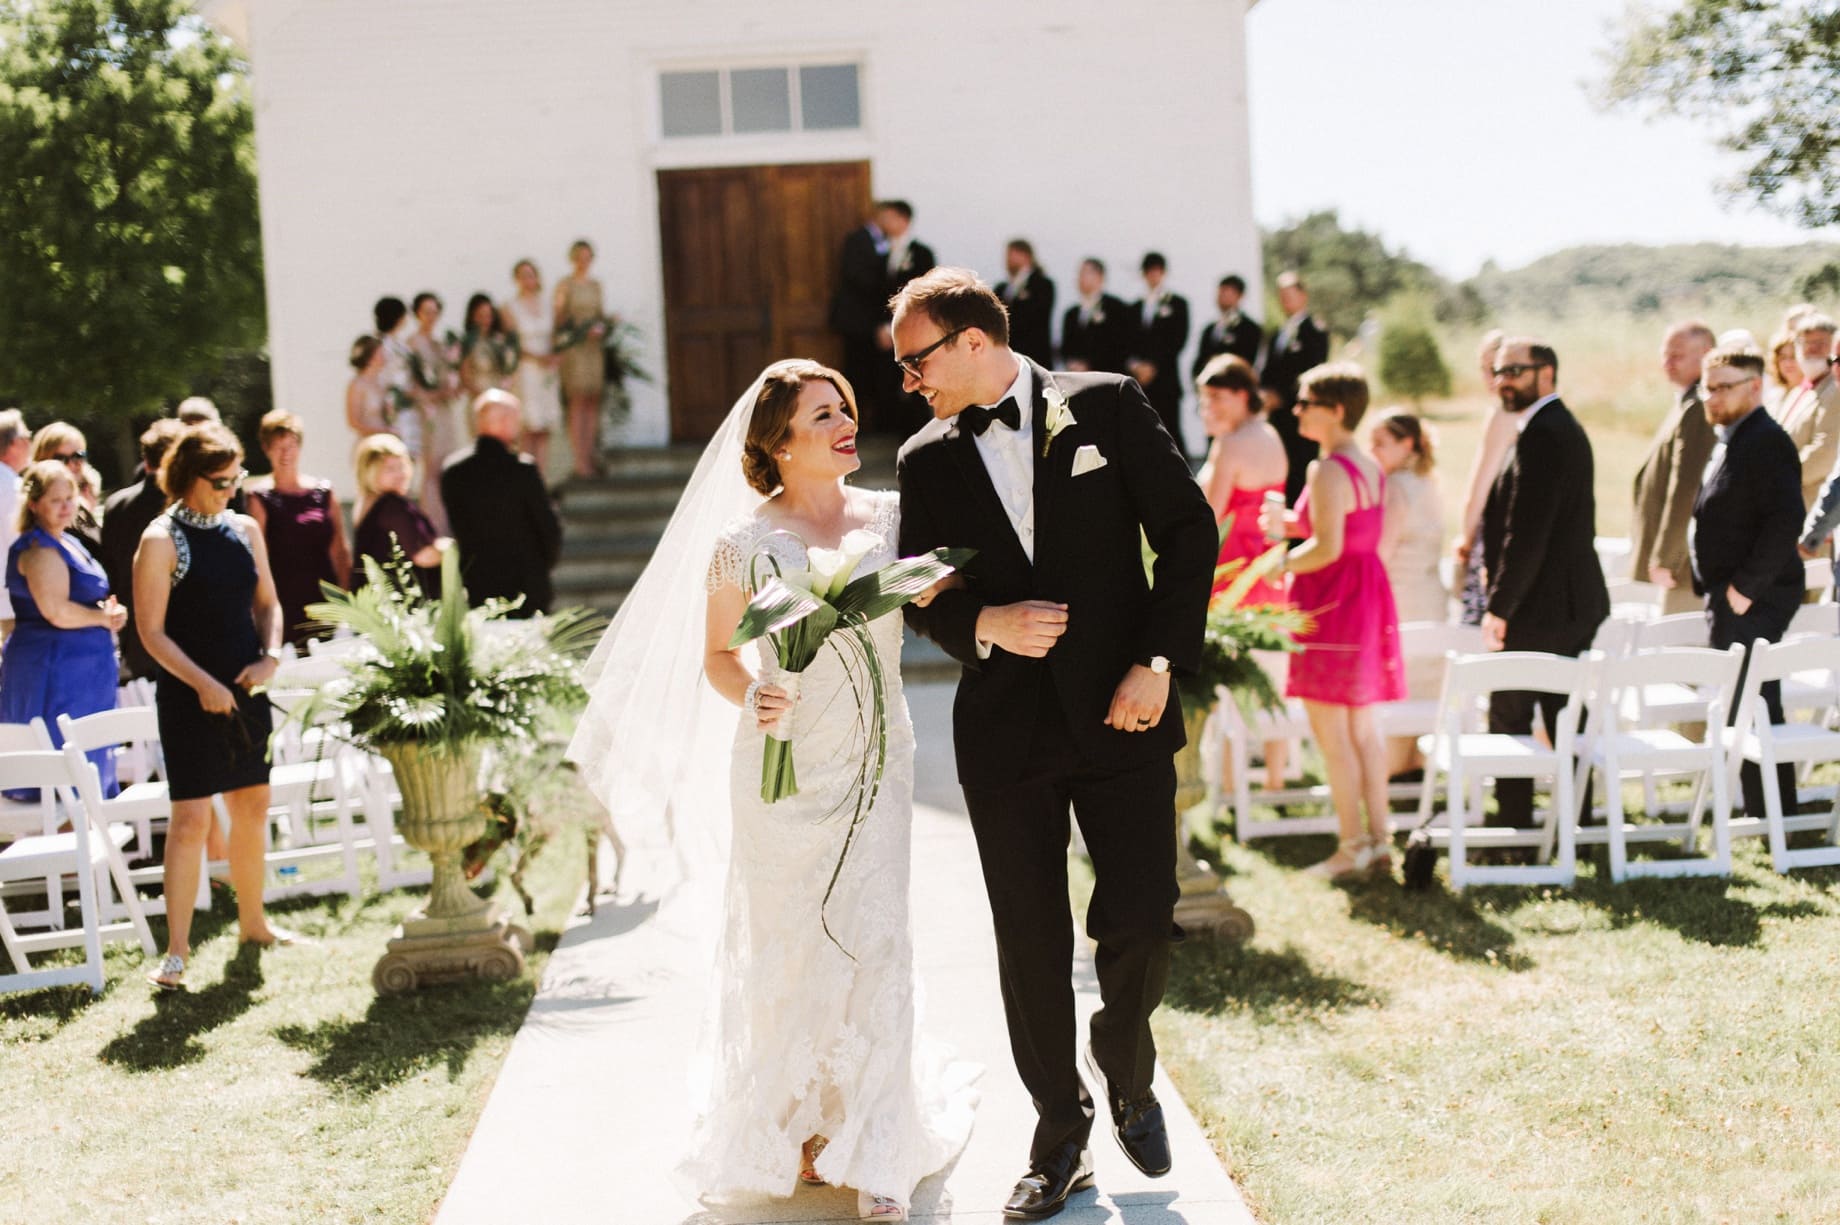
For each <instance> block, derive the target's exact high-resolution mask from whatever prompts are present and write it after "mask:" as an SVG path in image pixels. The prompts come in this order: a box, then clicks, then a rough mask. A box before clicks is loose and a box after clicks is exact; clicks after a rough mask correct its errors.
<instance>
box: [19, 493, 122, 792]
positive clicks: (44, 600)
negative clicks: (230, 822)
mask: <svg viewBox="0 0 1840 1225" xmlns="http://www.w3.org/2000/svg"><path fill="white" fill-rule="evenodd" d="M76 521H77V482H76V478H75V477H74V476H73V475H72V474H71V471H70V469H69V468H68V467H67V466H66V465H64V464H62V463H59V462H58V461H56V460H49V459H47V460H40V461H39V462H37V463H35V464H32V465H31V466H29V467H28V468H27V469H26V470H25V472H24V473H23V474H22V475H21V477H20V480H19V523H18V525H17V526H18V531H19V538H18V539H17V540H15V541H14V542H13V545H12V547H11V548H10V549H9V550H7V556H6V591H7V594H8V595H9V596H11V597H12V600H13V616H14V619H15V626H14V629H13V635H12V637H10V638H8V639H7V642H6V654H5V656H4V660H0V722H4V723H29V722H30V721H31V720H32V719H33V718H34V717H37V718H41V719H43V720H44V721H45V727H46V729H47V730H49V731H50V733H51V739H52V742H53V743H54V744H59V745H61V744H62V743H63V740H64V738H63V735H62V734H61V733H60V732H59V731H58V725H57V717H58V716H59V715H69V716H71V717H72V718H81V717H82V716H84V715H93V714H95V713H96V712H98V711H103V710H113V709H115V688H116V680H117V671H116V664H115V634H116V632H117V631H118V630H120V629H121V627H122V626H123V625H125V624H127V621H128V612H127V610H126V609H125V608H123V607H122V606H121V605H120V604H119V603H118V602H117V601H116V599H115V597H114V596H113V595H110V594H109V579H108V575H107V574H106V573H104V571H103V569H102V563H101V562H99V561H97V560H96V559H95V558H94V557H91V556H90V554H89V550H87V549H85V548H84V547H83V546H82V545H81V544H79V543H78V541H77V538H76V535H75V534H74V533H73V532H72V531H71V527H72V525H74V524H75V523H76ZM90 760H92V761H94V762H95V763H96V768H97V770H98V771H99V772H100V773H101V775H102V790H103V794H105V795H113V794H115V762H114V760H113V759H112V758H111V757H110V756H109V754H108V753H107V752H106V751H102V750H98V751H97V752H94V753H91V754H90Z"/></svg>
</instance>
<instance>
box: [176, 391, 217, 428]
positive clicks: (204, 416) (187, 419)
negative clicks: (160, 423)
mask: <svg viewBox="0 0 1840 1225" xmlns="http://www.w3.org/2000/svg"><path fill="white" fill-rule="evenodd" d="M173 417H174V419H176V420H177V421H178V422H179V424H180V425H197V424H198V423H199V422H201V421H222V420H223V415H222V414H221V413H219V412H218V411H217V403H216V401H214V400H212V399H211V397H209V396H187V397H185V399H183V400H181V401H179V406H178V407H177V408H175V409H173Z"/></svg>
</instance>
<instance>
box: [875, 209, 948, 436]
mask: <svg viewBox="0 0 1840 1225" xmlns="http://www.w3.org/2000/svg"><path fill="white" fill-rule="evenodd" d="M880 216H881V223H882V226H883V228H884V229H885V230H886V231H887V234H888V259H887V262H886V273H885V275H884V276H883V278H882V300H881V310H882V323H881V329H880V331H879V332H878V333H877V344H878V345H879V346H880V348H881V352H880V355H879V356H878V357H877V359H876V363H875V377H876V380H877V386H876V397H877V399H878V400H880V402H881V404H882V406H883V408H882V413H881V417H880V419H879V420H878V422H877V426H876V428H877V430H878V431H879V432H880V433H884V434H891V435H893V436H894V437H896V438H905V437H907V436H908V435H909V434H911V433H913V432H914V431H915V430H917V429H919V428H920V426H921V424H922V423H923V422H924V421H925V420H926V416H927V413H926V405H925V404H922V403H921V402H920V401H919V400H917V399H915V398H914V397H912V396H910V395H908V394H907V393H906V392H904V391H902V390H901V372H900V370H899V369H898V368H897V367H896V366H895V365H894V362H893V361H892V360H891V358H892V357H893V355H894V354H893V341H892V340H891V339H890V338H889V333H888V321H889V319H890V318H891V317H892V316H893V313H894V312H893V307H892V306H891V305H890V303H892V302H893V300H894V296H895V295H896V294H898V293H900V292H901V289H902V287H903V286H905V285H906V284H907V283H908V282H909V281H911V280H913V279H914V278H915V277H918V276H925V275H926V274H927V273H929V272H931V271H932V270H933V267H934V265H936V264H937V263H938V262H939V261H938V260H937V259H936V258H934V255H933V248H931V247H929V246H927V245H926V244H925V243H923V242H921V241H920V240H919V239H917V238H915V237H914V233H913V226H914V209H913V206H912V205H911V204H909V203H908V202H907V201H905V200H889V201H887V202H885V203H884V204H883V205H882V211H881V214H880Z"/></svg>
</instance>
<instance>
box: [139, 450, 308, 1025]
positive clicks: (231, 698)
mask: <svg viewBox="0 0 1840 1225" xmlns="http://www.w3.org/2000/svg"><path fill="white" fill-rule="evenodd" d="M247 475H248V474H247V473H246V472H244V471H243V448H242V445H241V444H240V443H238V442H237V440H236V435H234V434H232V433H231V432H230V431H229V430H227V429H225V428H224V427H223V426H221V425H218V424H216V423H215V422H204V423H201V424H199V425H195V426H192V427H191V428H190V429H188V430H186V431H185V433H184V434H182V435H180V436H179V440H178V441H177V442H175V443H174V444H173V446H172V449H171V450H169V451H168V452H167V453H166V460H165V462H164V463H163V464H162V465H161V467H160V487H161V488H162V489H164V490H165V491H166V496H167V497H168V498H170V499H171V500H172V504H171V505H170V506H169V507H168V508H167V510H166V513H165V514H163V515H161V516H160V517H159V518H157V519H155V520H154V521H153V522H152V523H151V524H149V525H148V528H147V530H146V532H145V533H143V534H142V536H141V547H140V551H139V552H138V553H136V554H135V555H134V607H135V613H136V616H137V617H138V619H139V621H140V635H141V642H142V644H143V645H145V646H146V648H147V653H148V654H149V655H151V656H152V657H153V660H154V662H155V663H156V664H158V665H159V670H158V672H157V673H156V674H155V680H154V684H155V689H154V707H155V709H156V711H157V712H158V714H159V719H160V742H161V745H162V747H163V749H164V751H165V757H166V779H167V785H168V787H169V788H170V789H171V792H172V824H171V826H170V828H169V829H168V832H167V835H166V874H165V893H166V923H167V943H166V957H165V959H164V960H162V961H161V963H160V968H159V970H158V972H156V973H155V974H154V975H153V976H152V977H153V982H154V984H155V985H156V986H159V987H164V988H168V989H172V988H177V987H179V986H181V985H183V983H184V978H185V960H186V958H187V957H189V956H191V952H192V946H191V934H192V902H193V899H194V898H195V897H197V895H198V873H199V870H200V867H201V866H202V863H203V859H204V847H205V834H206V831H207V830H208V829H209V827H210V824H211V821H212V814H211V797H212V796H215V795H222V796H223V797H224V807H225V808H226V809H227V810H228V811H229V813H230V883H231V885H233V886H234V887H235V889H236V911H237V914H236V918H237V927H238V929H239V932H240V934H241V936H242V938H243V939H244V940H246V941H249V942H250V943H253V944H261V945H272V944H287V943H290V942H292V941H293V940H294V939H295V937H294V936H293V935H292V933H289V932H285V931H283V930H282V929H280V928H278V927H274V926H272V925H271V924H270V923H269V922H268V917H267V915H266V914H264V913H263V909H262V876H263V870H264V862H263V854H264V851H265V850H266V843H267V835H268V829H267V826H268V735H269V731H270V720H269V707H268V700H267V698H265V697H261V696H258V695H256V694H254V693H252V692H251V690H253V689H257V688H260V687H261V686H263V685H266V684H267V683H268V681H269V679H270V678H271V677H273V676H274V674H275V663H276V654H277V652H278V651H279V649H280V646H281V605H280V602H279V600H277V598H276V596H275V580H274V578H273V576H272V575H271V574H270V573H269V568H268V548H267V546H266V545H265V544H264V543H263V541H262V532H261V530H260V529H258V528H257V527H256V525H255V521H254V520H252V519H250V518H249V517H248V516H246V515H239V514H235V513H233V512H231V511H230V510H229V505H230V499H231V498H232V497H233V496H235V493H236V487H237V485H238V484H239V483H241V481H242V479H243V478H244V477H245V476H247Z"/></svg>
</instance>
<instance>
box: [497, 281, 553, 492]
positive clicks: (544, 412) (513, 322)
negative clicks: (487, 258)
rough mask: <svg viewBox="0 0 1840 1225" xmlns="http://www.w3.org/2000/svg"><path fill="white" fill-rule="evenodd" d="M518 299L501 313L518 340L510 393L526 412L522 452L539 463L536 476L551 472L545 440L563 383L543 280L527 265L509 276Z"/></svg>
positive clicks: (511, 302)
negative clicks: (557, 369) (513, 393)
mask: <svg viewBox="0 0 1840 1225" xmlns="http://www.w3.org/2000/svg"><path fill="white" fill-rule="evenodd" d="M511 279H512V280H514V281H516V282H517V290H518V291H517V294H516V296H514V297H513V298H512V299H511V300H510V301H509V302H507V303H505V307H504V310H503V311H501V312H500V314H501V316H502V317H503V318H504V320H505V326H507V327H508V328H510V329H511V330H512V331H513V332H514V333H515V334H516V335H517V341H518V351H519V353H521V354H522V357H521V359H520V360H519V361H518V367H517V378H516V380H515V382H514V383H513V386H512V390H513V391H514V392H515V393H516V394H517V398H518V402H519V403H521V404H522V405H523V406H524V450H526V451H528V452H530V455H531V458H533V459H535V460H536V461H537V469H538V471H547V470H548V468H549V436H550V431H552V430H554V429H555V428H556V426H557V424H558V422H559V421H560V420H561V417H562V380H561V378H560V376H559V375H558V374H557V371H556V367H557V364H558V362H559V360H560V359H559V358H557V356H556V354H555V352H554V344H553V338H554V336H555V322H556V321H555V316H554V315H553V314H552V313H551V311H550V309H549V307H548V306H546V305H545V304H544V301H543V277H542V274H540V273H539V272H538V271H537V265H536V264H535V263H534V262H532V261H531V260H527V259H521V260H519V261H518V262H517V266H516V267H514V268H512V270H511Z"/></svg>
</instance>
